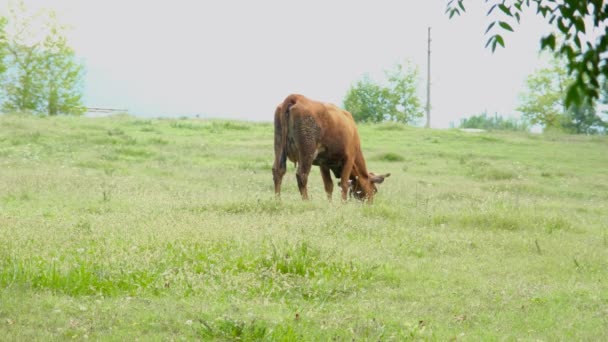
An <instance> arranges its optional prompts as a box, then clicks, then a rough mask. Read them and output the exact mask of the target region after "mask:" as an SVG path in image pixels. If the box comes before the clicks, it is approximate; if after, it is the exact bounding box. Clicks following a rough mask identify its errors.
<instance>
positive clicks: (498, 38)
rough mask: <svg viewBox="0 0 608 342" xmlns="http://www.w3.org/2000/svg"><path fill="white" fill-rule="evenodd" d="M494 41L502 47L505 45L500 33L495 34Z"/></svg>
mask: <svg viewBox="0 0 608 342" xmlns="http://www.w3.org/2000/svg"><path fill="white" fill-rule="evenodd" d="M496 42H498V44H500V46H502V47H503V48H504V47H505V41H504V40H503V39H502V36H501V35H498V34H497V35H496Z"/></svg>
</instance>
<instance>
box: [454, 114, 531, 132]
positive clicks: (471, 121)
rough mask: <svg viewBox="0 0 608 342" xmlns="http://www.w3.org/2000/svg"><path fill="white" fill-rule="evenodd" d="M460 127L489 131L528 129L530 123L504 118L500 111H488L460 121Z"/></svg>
mask: <svg viewBox="0 0 608 342" xmlns="http://www.w3.org/2000/svg"><path fill="white" fill-rule="evenodd" d="M459 127H460V128H479V129H485V130H488V131H494V130H496V131H527V130H528V128H529V127H530V125H529V124H528V123H527V122H526V121H525V120H518V119H515V118H504V117H503V116H501V115H498V113H496V114H494V115H488V113H487V112H484V113H481V114H479V115H473V116H471V117H469V118H465V119H462V120H461V121H460V126H459Z"/></svg>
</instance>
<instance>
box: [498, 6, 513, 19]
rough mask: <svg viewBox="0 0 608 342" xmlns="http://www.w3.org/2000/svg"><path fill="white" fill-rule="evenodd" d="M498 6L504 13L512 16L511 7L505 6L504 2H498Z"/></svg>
mask: <svg viewBox="0 0 608 342" xmlns="http://www.w3.org/2000/svg"><path fill="white" fill-rule="evenodd" d="M498 8H499V9H500V10H501V11H503V12H504V13H505V14H506V15H508V16H509V17H512V16H513V14H512V13H511V9H510V8H509V7H507V6H505V5H504V4H499V5H498Z"/></svg>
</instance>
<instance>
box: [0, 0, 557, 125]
mask: <svg viewBox="0 0 608 342" xmlns="http://www.w3.org/2000/svg"><path fill="white" fill-rule="evenodd" d="M6 1H7V0H0V3H2V2H4V5H3V6H2V8H3V10H4V9H6V5H5V4H6ZM25 3H26V5H27V6H28V7H29V8H31V9H36V8H40V7H46V8H53V9H55V10H56V12H57V14H58V18H59V20H60V21H61V22H64V23H66V24H69V25H70V26H71V27H72V29H71V30H70V31H69V38H70V41H71V44H72V46H73V47H74V48H75V50H76V53H77V55H78V56H79V57H80V58H82V60H83V62H84V63H85V66H86V70H87V73H86V77H85V104H86V105H87V106H90V107H109V108H124V109H127V110H128V111H129V113H131V114H134V115H142V116H154V117H156V116H182V115H194V114H200V115H201V116H203V117H218V118H236V119H247V120H256V121H258V120H265V121H271V120H272V118H273V114H274V108H275V106H276V105H277V104H278V103H279V102H281V101H282V100H283V98H285V96H287V95H288V94H290V93H301V94H304V95H306V96H308V97H311V98H314V99H318V100H323V101H329V102H333V103H336V104H339V105H342V100H343V98H344V95H345V93H346V91H347V90H348V87H349V86H350V85H351V84H352V83H353V82H355V81H356V80H358V79H359V78H361V77H362V76H363V75H364V74H366V73H367V74H370V75H371V76H372V77H374V76H376V77H378V76H379V75H382V72H383V70H385V69H389V68H391V67H392V66H393V65H394V64H395V63H398V62H400V61H403V60H405V59H410V60H411V61H413V63H415V64H416V65H418V66H419V68H420V71H421V73H420V76H421V77H420V87H419V90H420V97H421V100H422V102H423V103H424V102H425V101H426V91H425V87H426V65H427V64H426V48H427V27H429V26H431V27H432V62H431V66H432V76H431V83H432V95H431V98H432V108H433V109H432V126H433V127H448V125H449V123H450V122H458V120H459V119H460V118H462V117H466V116H470V115H474V114H479V113H481V112H483V111H484V110H487V111H488V112H489V113H491V114H493V113H494V112H498V113H499V114H503V115H511V114H514V113H515V108H516V107H517V101H518V93H519V92H521V90H522V88H523V86H524V84H525V78H526V76H527V75H528V74H529V73H531V72H532V71H534V69H536V68H538V67H540V66H541V65H542V62H541V60H540V58H539V55H538V49H539V39H540V36H541V34H542V33H544V32H546V31H547V27H546V26H545V24H544V23H543V21H542V19H541V18H538V17H536V16H535V14H534V13H533V12H531V11H530V13H529V15H527V16H524V17H523V18H522V24H521V25H519V26H516V27H515V29H516V32H515V33H511V34H506V35H505V38H506V44H507V48H506V49H499V50H498V51H497V52H496V53H495V54H492V53H491V52H490V51H489V50H488V49H485V48H484V45H485V42H486V40H487V36H484V31H485V28H486V26H487V24H488V23H489V22H490V21H491V18H487V17H486V16H485V13H486V12H487V9H488V8H487V6H486V5H485V4H484V2H483V1H468V2H467V3H468V4H467V5H468V8H467V13H466V14H465V15H464V16H462V17H458V18H453V19H452V20H449V19H448V16H447V15H446V14H445V13H444V11H445V3H446V1H445V0H375V1H356V0H350V1H346V0H344V1H342V0H333V1H328V0H325V1H321V0H308V1H289V0H282V1H280V0H275V1H265V0H259V1H247V0H232V1H230V0H224V1H194V0H193V1H184V0H172V1H151V0H148V1H128V0H103V1H82V0H26V1H25Z"/></svg>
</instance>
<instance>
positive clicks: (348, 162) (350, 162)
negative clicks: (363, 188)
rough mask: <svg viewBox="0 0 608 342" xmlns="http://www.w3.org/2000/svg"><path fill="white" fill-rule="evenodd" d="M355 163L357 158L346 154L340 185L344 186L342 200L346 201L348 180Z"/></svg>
mask: <svg viewBox="0 0 608 342" xmlns="http://www.w3.org/2000/svg"><path fill="white" fill-rule="evenodd" d="M354 164H355V159H354V158H352V157H349V156H346V159H345V160H344V167H343V168H342V174H341V175H340V187H341V188H342V201H343V202H346V194H347V193H348V181H349V179H350V174H351V171H352V169H353V166H354Z"/></svg>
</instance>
